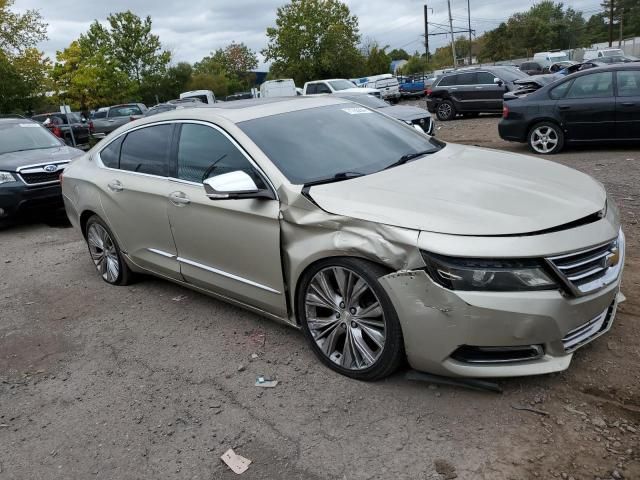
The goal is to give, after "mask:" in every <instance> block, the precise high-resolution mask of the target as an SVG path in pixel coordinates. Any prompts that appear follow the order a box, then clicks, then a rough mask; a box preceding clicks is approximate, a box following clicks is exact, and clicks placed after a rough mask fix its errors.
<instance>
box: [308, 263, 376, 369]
mask: <svg viewBox="0 0 640 480" xmlns="http://www.w3.org/2000/svg"><path fill="white" fill-rule="evenodd" d="M304 302H305V309H306V316H305V318H306V322H307V326H308V327H309V331H310V332H311V335H312V337H313V340H314V341H315V343H316V345H317V346H318V347H319V349H320V351H321V352H322V353H323V355H324V356H325V357H327V358H328V359H329V360H331V361H332V362H334V363H335V364H337V365H339V366H340V367H342V368H345V369H348V370H362V369H365V368H368V367H370V366H372V365H373V364H374V363H375V362H376V361H377V360H378V358H379V357H380V355H381V353H382V351H383V349H384V345H385V341H386V331H387V328H386V319H385V315H384V311H383V308H382V305H381V304H380V300H379V299H378V297H377V296H376V294H375V292H374V291H373V289H372V288H371V286H370V285H369V284H368V283H367V282H366V281H365V280H364V279H363V278H362V277H361V276H359V275H358V274H356V273H355V272H353V271H352V270H349V269H348V268H345V267H327V268H325V269H323V270H320V271H319V272H318V273H316V274H315V275H314V277H313V278H312V279H311V281H310V282H309V285H308V287H307V290H306V292H305V299H304Z"/></svg>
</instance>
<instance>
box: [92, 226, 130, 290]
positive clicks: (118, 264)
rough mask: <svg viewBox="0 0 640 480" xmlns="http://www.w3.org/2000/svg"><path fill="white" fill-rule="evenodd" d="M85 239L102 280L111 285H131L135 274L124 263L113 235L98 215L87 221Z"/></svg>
mask: <svg viewBox="0 0 640 480" xmlns="http://www.w3.org/2000/svg"><path fill="white" fill-rule="evenodd" d="M85 238H86V239H87V247H88V248H89V255H90V256H91V260H93V263H94V265H95V266H96V269H97V270H98V272H99V273H100V276H101V277H102V279H103V280H104V281H105V282H107V283H109V284H111V285H129V284H130V283H131V282H132V280H133V272H132V271H131V269H130V268H129V266H128V265H127V264H126V262H125V261H124V259H123V256H122V251H121V250H120V247H119V246H118V244H117V242H116V240H115V237H114V235H113V233H112V232H111V230H110V229H109V227H108V226H107V224H106V223H104V222H103V221H102V219H100V217H98V216H97V215H93V216H92V217H91V218H89V220H87V224H86V226H85Z"/></svg>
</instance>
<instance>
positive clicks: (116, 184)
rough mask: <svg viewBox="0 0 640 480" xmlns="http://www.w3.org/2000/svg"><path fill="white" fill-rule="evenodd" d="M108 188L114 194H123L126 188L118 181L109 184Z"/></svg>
mask: <svg viewBox="0 0 640 480" xmlns="http://www.w3.org/2000/svg"><path fill="white" fill-rule="evenodd" d="M107 187H109V190H111V191H112V192H121V191H122V190H124V186H123V185H122V183H120V182H119V181H118V180H114V181H112V182H109V183H108V184H107Z"/></svg>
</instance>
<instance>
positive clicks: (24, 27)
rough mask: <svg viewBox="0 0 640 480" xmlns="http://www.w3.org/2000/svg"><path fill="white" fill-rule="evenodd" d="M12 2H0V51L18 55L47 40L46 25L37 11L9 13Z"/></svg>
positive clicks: (9, 0) (2, 0)
mask: <svg viewBox="0 0 640 480" xmlns="http://www.w3.org/2000/svg"><path fill="white" fill-rule="evenodd" d="M13 4H14V0H0V50H2V51H3V52H4V53H5V54H6V55H10V54H20V53H22V52H24V51H25V50H27V49H29V48H33V47H35V46H36V45H37V44H38V42H41V41H42V40H46V38H47V24H46V23H44V21H43V20H42V16H41V15H40V12H38V11H37V10H27V11H26V12H25V13H23V14H19V13H15V12H12V11H11V7H12V6H13Z"/></svg>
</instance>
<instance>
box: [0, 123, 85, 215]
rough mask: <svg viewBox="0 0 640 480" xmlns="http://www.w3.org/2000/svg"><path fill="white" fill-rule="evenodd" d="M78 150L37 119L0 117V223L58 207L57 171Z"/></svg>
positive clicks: (59, 198)
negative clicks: (32, 212) (36, 120)
mask: <svg viewBox="0 0 640 480" xmlns="http://www.w3.org/2000/svg"><path fill="white" fill-rule="evenodd" d="M82 153H83V152H82V151H81V150H78V149H75V148H71V147H69V146H67V145H65V143H64V141H63V140H62V139H61V138H59V137H56V136H55V135H53V134H52V133H51V132H50V131H49V130H48V129H46V128H44V127H43V126H42V125H40V124H39V123H37V122H34V121H32V120H27V119H23V118H14V119H11V118H4V119H0V226H3V227H4V226H7V225H9V224H11V223H12V222H14V221H16V220H17V219H19V218H20V216H21V215H23V214H25V213H28V212H29V211H32V210H39V211H46V210H48V209H51V210H53V209H56V208H60V207H62V196H61V194H60V181H59V176H60V172H62V171H63V170H64V169H65V167H66V166H67V165H68V164H69V162H70V161H72V160H73V159H75V158H77V157H78V156H80V155H82Z"/></svg>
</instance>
